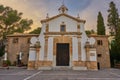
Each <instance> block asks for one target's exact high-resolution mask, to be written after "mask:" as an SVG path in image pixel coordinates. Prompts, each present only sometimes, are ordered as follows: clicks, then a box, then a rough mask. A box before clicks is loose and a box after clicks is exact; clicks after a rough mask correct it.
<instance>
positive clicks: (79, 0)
mask: <svg viewBox="0 0 120 80" xmlns="http://www.w3.org/2000/svg"><path fill="white" fill-rule="evenodd" d="M111 1H112V0H64V4H65V5H66V6H67V8H68V9H69V12H68V14H70V15H72V16H74V17H76V16H77V14H79V15H80V18H81V19H84V20H86V24H85V28H86V29H89V30H90V29H96V21H97V15H98V11H101V12H102V14H103V17H104V21H105V24H107V15H108V13H107V10H108V8H109V3H110V2H111ZM113 1H114V3H115V4H116V7H117V8H118V11H119V14H120V0H113ZM62 2H63V0H0V4H3V5H5V6H10V7H12V8H13V9H16V10H18V11H19V12H23V17H24V18H28V19H33V21H34V24H33V26H32V28H36V27H40V26H41V24H40V20H42V19H44V18H45V17H46V14H47V13H49V16H50V17H52V16H54V15H57V14H58V8H59V7H60V6H61V5H62ZM106 28H108V27H107V26H106Z"/></svg>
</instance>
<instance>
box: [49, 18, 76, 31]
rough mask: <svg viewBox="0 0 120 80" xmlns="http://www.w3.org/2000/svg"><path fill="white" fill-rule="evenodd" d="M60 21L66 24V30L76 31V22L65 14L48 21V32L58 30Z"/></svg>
mask: <svg viewBox="0 0 120 80" xmlns="http://www.w3.org/2000/svg"><path fill="white" fill-rule="evenodd" d="M62 22H64V23H65V25H66V32H77V22H76V21H75V20H73V19H70V18H68V17H66V16H60V17H58V18H56V19H53V20H51V21H50V22H49V32H60V25H61V24H62Z"/></svg>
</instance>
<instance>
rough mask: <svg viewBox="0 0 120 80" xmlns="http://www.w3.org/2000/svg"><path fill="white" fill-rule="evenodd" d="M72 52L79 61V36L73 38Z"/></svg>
mask: <svg viewBox="0 0 120 80" xmlns="http://www.w3.org/2000/svg"><path fill="white" fill-rule="evenodd" d="M72 54H73V58H72V59H73V61H78V39H77V37H73V38H72Z"/></svg>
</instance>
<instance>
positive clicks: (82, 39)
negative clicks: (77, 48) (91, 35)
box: [80, 23, 88, 61]
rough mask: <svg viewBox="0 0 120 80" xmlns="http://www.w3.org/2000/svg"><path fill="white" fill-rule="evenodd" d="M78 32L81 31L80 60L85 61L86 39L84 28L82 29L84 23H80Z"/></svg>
mask: <svg viewBox="0 0 120 80" xmlns="http://www.w3.org/2000/svg"><path fill="white" fill-rule="evenodd" d="M80 32H82V35H81V53H82V54H81V60H82V61H86V51H85V43H86V41H87V39H88V37H87V35H86V33H85V29H84V24H83V23H80Z"/></svg>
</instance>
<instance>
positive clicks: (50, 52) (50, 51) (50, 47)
mask: <svg viewBox="0 0 120 80" xmlns="http://www.w3.org/2000/svg"><path fill="white" fill-rule="evenodd" d="M47 56H48V59H47V60H50V61H53V37H49V38H48V55H47Z"/></svg>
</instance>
